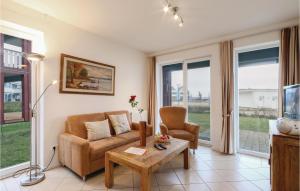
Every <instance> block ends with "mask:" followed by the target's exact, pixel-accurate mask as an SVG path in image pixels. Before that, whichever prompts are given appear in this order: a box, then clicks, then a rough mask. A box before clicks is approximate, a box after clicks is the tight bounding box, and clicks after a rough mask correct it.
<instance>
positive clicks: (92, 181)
mask: <svg viewBox="0 0 300 191" xmlns="http://www.w3.org/2000/svg"><path fill="white" fill-rule="evenodd" d="M104 181H105V178H104V173H100V174H97V175H94V176H92V177H88V179H87V180H86V181H85V182H84V184H83V187H82V190H84V191H85V190H93V189H106V187H105V182H104Z"/></svg>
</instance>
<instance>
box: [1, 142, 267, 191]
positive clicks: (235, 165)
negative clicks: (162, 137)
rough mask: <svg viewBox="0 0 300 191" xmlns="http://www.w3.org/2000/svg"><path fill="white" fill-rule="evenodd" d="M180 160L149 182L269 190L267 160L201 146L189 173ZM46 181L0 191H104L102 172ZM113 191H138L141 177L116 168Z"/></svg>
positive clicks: (226, 190)
mask: <svg viewBox="0 0 300 191" xmlns="http://www.w3.org/2000/svg"><path fill="white" fill-rule="evenodd" d="M182 166H183V161H182V156H179V157H178V158H176V159H174V160H173V161H171V162H170V163H168V164H166V165H164V166H163V167H162V168H161V169H160V170H159V171H158V172H157V173H155V176H153V179H152V188H153V190H155V191H156V190H157V191H259V190H270V185H269V182H270V181H269V165H268V163H267V160H266V159H261V158H255V157H250V156H246V155H236V156H230V155H222V154H219V153H217V152H214V151H212V150H211V149H210V148H208V147H203V146H201V147H200V148H199V150H198V151H197V152H196V154H195V155H193V154H191V155H190V169H189V170H184V169H183V168H182ZM46 177H47V178H46V180H44V181H43V182H42V183H40V184H37V185H35V186H31V187H20V186H19V180H18V179H14V178H8V179H4V180H1V181H0V190H1V191H21V190H22V191H96V190H106V188H105V185H104V171H101V172H97V173H95V174H94V175H93V176H90V177H88V179H87V180H86V182H83V181H82V180H81V179H80V178H79V177H77V176H76V175H75V174H73V173H72V172H71V171H69V170H68V169H66V168H55V169H52V170H49V171H48V172H47V173H46ZM114 182H115V185H114V187H113V189H109V190H122V191H133V190H139V185H140V177H139V175H138V174H136V173H135V172H133V171H131V170H130V169H127V168H125V167H120V166H119V167H116V170H115V179H114Z"/></svg>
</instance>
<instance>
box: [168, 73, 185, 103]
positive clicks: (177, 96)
mask: <svg viewBox="0 0 300 191" xmlns="http://www.w3.org/2000/svg"><path fill="white" fill-rule="evenodd" d="M171 89H172V91H171V92H172V101H171V105H172V106H183V105H184V104H183V72H182V70H177V71H172V72H171Z"/></svg>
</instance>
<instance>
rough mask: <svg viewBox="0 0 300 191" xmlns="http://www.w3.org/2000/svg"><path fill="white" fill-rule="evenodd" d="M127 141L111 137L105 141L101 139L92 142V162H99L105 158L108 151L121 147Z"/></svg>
mask: <svg viewBox="0 0 300 191" xmlns="http://www.w3.org/2000/svg"><path fill="white" fill-rule="evenodd" d="M126 143H127V141H126V140H125V139H122V138H119V137H109V138H105V139H100V140H98V141H93V142H90V143H89V144H90V151H91V152H90V157H91V160H92V161H93V160H97V159H99V158H101V157H103V156H104V154H105V152H106V151H109V150H111V149H114V148H116V147H119V146H121V145H124V144H126Z"/></svg>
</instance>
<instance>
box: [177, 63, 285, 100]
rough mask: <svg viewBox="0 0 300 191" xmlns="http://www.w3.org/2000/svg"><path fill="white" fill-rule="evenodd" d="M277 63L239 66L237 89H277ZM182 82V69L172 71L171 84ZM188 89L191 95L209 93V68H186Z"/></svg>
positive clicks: (207, 94)
mask: <svg viewBox="0 0 300 191" xmlns="http://www.w3.org/2000/svg"><path fill="white" fill-rule="evenodd" d="M278 67H279V65H278V64H265V65H256V66H247V67H240V68H239V69H238V85H239V89H277V88H278V80H279V79H278V76H279V74H278V71H279V68H278ZM182 84H183V73H182V71H175V72H172V86H175V87H176V86H177V85H180V86H182ZM188 90H189V92H190V94H191V95H192V96H197V95H198V92H199V91H200V92H201V94H202V96H203V97H207V96H209V95H210V68H209V67H206V68H198V69H189V70H188Z"/></svg>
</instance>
